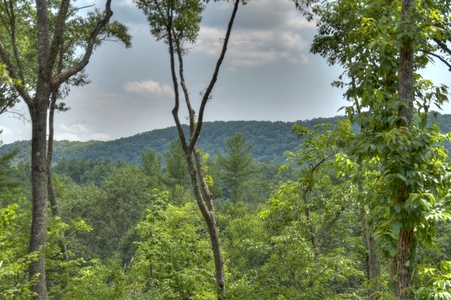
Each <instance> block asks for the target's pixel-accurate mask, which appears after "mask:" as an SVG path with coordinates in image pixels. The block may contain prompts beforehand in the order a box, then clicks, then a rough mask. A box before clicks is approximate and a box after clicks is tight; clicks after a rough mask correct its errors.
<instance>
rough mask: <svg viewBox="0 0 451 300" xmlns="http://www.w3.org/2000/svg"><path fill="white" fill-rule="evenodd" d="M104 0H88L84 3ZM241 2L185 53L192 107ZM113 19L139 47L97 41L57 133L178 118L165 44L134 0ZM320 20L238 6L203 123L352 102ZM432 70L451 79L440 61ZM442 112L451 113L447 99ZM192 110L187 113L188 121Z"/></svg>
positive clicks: (285, 5)
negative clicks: (317, 43) (322, 48)
mask: <svg viewBox="0 0 451 300" xmlns="http://www.w3.org/2000/svg"><path fill="white" fill-rule="evenodd" d="M101 3H103V1H92V0H83V1H77V2H76V4H77V5H80V6H83V5H86V4H96V5H97V6H98V7H99V8H100V9H101V8H102V7H101V6H99V5H100V4H101ZM232 6H233V2H232V1H230V2H228V1H220V2H213V1H211V2H210V3H209V4H208V6H207V9H206V11H205V12H204V15H203V20H202V23H201V29H200V32H199V36H198V40H197V43H196V44H195V45H193V47H192V48H191V50H190V53H189V54H188V56H186V57H185V59H186V61H185V72H186V75H185V78H186V81H187V84H188V88H189V90H190V95H191V98H192V101H193V102H194V107H198V104H199V101H200V98H201V96H200V93H201V92H202V91H203V90H204V89H205V88H206V87H207V85H208V83H209V81H210V78H211V75H212V72H213V68H214V66H215V64H216V60H217V58H218V56H219V52H220V50H221V39H222V38H223V37H224V34H225V30H226V27H227V24H228V19H229V17H230V14H231V11H232ZM112 9H113V12H114V15H113V18H114V19H115V20H118V21H120V22H122V23H123V24H124V25H126V26H127V27H128V29H129V33H130V34H131V35H132V37H133V38H132V44H133V46H132V48H129V49H125V47H124V46H123V45H121V44H119V43H115V42H109V43H105V44H104V45H102V46H101V47H99V48H98V49H97V50H96V51H95V52H94V54H93V56H92V57H91V60H90V62H89V64H88V66H87V68H86V70H85V71H86V73H87V74H89V79H90V80H91V83H90V84H89V85H86V86H84V87H73V88H72V89H71V92H70V94H69V96H68V97H67V98H65V99H64V102H65V103H66V104H67V106H69V107H70V110H69V111H67V112H61V113H57V114H56V118H55V139H56V140H71V141H88V140H114V139H118V138H121V137H128V136H132V135H135V134H138V133H142V132H146V131H150V130H153V129H159V128H166V127H169V126H173V125H174V121H173V118H172V114H171V110H172V108H173V105H174V103H173V95H174V94H173V91H172V82H171V76H170V70H169V55H168V51H167V46H166V45H165V44H164V43H162V42H157V41H156V40H155V38H154V37H153V36H152V35H151V34H150V30H149V25H148V22H147V20H146V17H145V16H144V14H143V13H142V12H141V11H140V10H139V9H137V8H136V7H135V5H134V3H133V1H132V0H113V5H112ZM315 30H316V29H315V24H314V23H313V22H308V21H307V20H306V19H305V18H304V17H303V16H302V14H301V13H299V12H298V11H297V10H296V8H295V6H294V2H293V1H289V0H252V1H249V3H248V4H247V5H245V6H241V7H240V8H239V10H238V14H237V17H236V21H235V25H234V28H233V31H232V36H231V40H230V44H229V47H228V51H227V54H226V58H225V61H224V63H223V66H222V69H221V71H220V74H219V79H218V81H217V83H216V86H215V88H214V90H213V97H212V99H211V100H210V101H209V103H208V104H207V108H206V111H205V121H216V120H222V121H230V120H266V121H290V122H291V121H297V120H307V119H312V118H317V117H332V116H335V115H337V114H340V112H338V110H339V108H340V107H342V106H345V105H347V104H348V103H347V102H346V101H345V100H343V97H342V94H343V90H340V89H337V88H333V87H332V86H331V82H332V81H333V80H335V79H337V78H338V76H339V75H340V73H341V70H340V69H339V68H338V67H331V66H328V64H327V62H326V60H325V59H324V58H322V57H320V56H317V55H313V54H310V53H309V48H310V44H311V43H312V41H313V37H314V35H315ZM425 75H426V76H428V77H430V78H432V79H433V80H435V82H436V83H447V84H450V83H451V82H450V73H449V72H448V70H447V69H446V68H445V67H444V66H441V65H439V64H437V66H436V67H434V68H430V69H428V70H427V71H426V72H425ZM16 111H17V112H18V113H19V114H22V115H23V116H24V117H18V115H17V114H11V113H10V114H3V115H0V129H2V130H3V133H2V134H0V140H2V141H3V143H4V144H8V143H11V142H14V141H16V140H29V139H30V138H31V125H30V123H29V121H27V119H28V118H29V117H28V112H27V109H26V108H25V107H24V106H23V105H22V106H21V105H19V106H18V107H17V108H16ZM443 113H451V106H450V105H446V106H445V109H444V111H443ZM185 116H186V114H185V115H182V119H184V117H185Z"/></svg>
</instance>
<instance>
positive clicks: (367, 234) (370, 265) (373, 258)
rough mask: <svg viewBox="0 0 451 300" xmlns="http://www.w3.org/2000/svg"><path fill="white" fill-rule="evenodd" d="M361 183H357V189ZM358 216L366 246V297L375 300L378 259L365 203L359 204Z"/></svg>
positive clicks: (377, 286)
mask: <svg viewBox="0 0 451 300" xmlns="http://www.w3.org/2000/svg"><path fill="white" fill-rule="evenodd" d="M360 189H361V184H359V190H360ZM360 218H361V222H362V233H363V244H364V245H365V248H366V255H367V257H366V262H365V263H366V266H365V267H366V275H367V280H368V283H369V284H370V286H369V289H368V299H370V300H376V299H378V296H377V295H376V292H377V290H378V288H379V284H378V278H379V276H380V272H381V270H380V260H379V252H378V251H377V247H376V241H375V240H374V238H373V230H372V228H371V227H369V226H368V220H367V213H366V209H365V205H364V204H363V203H362V204H360Z"/></svg>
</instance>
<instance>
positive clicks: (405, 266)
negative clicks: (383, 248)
mask: <svg viewBox="0 0 451 300" xmlns="http://www.w3.org/2000/svg"><path fill="white" fill-rule="evenodd" d="M413 240H414V231H413V229H405V228H402V229H401V230H400V232H399V238H398V254H397V262H396V268H397V273H398V289H397V297H398V299H409V298H410V293H409V287H410V285H411V278H412V263H413V262H412V261H411V257H412V245H413Z"/></svg>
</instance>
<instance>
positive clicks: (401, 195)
mask: <svg viewBox="0 0 451 300" xmlns="http://www.w3.org/2000/svg"><path fill="white" fill-rule="evenodd" d="M412 7H413V0H402V11H401V22H402V23H403V26H404V28H407V31H408V30H411V23H412V20H411V13H412V12H411V10H412ZM399 55H400V56H399V72H398V74H399V75H398V76H399V102H400V103H399V104H400V105H399V112H398V117H399V121H398V127H400V128H401V127H405V128H407V129H409V128H410V127H411V123H412V116H413V98H414V41H413V40H412V39H411V38H409V37H408V36H407V34H406V33H405V34H404V36H403V38H402V40H401V48H400V53H399ZM397 193H398V195H397V199H396V201H397V202H398V203H404V202H405V201H406V200H407V199H408V197H409V193H408V190H407V187H406V186H402V187H400V188H399V190H398V192H397ZM413 241H414V231H413V228H411V227H403V228H401V230H400V232H399V237H398V253H397V256H396V268H397V275H398V286H397V290H396V294H397V298H398V299H409V298H410V293H409V288H410V286H411V276H412V264H413V262H412V261H411V256H412V245H413Z"/></svg>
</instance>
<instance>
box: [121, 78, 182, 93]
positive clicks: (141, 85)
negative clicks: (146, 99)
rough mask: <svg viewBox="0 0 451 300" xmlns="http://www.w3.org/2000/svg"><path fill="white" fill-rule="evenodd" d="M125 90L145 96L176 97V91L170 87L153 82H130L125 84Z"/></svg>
mask: <svg viewBox="0 0 451 300" xmlns="http://www.w3.org/2000/svg"><path fill="white" fill-rule="evenodd" d="M124 88H125V90H126V91H128V92H133V93H138V94H144V95H153V96H162V97H166V96H167V97H172V96H173V95H174V91H173V90H172V87H171V86H170V85H168V84H164V83H159V82H156V81H153V80H142V81H129V82H126V83H125V84H124Z"/></svg>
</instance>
